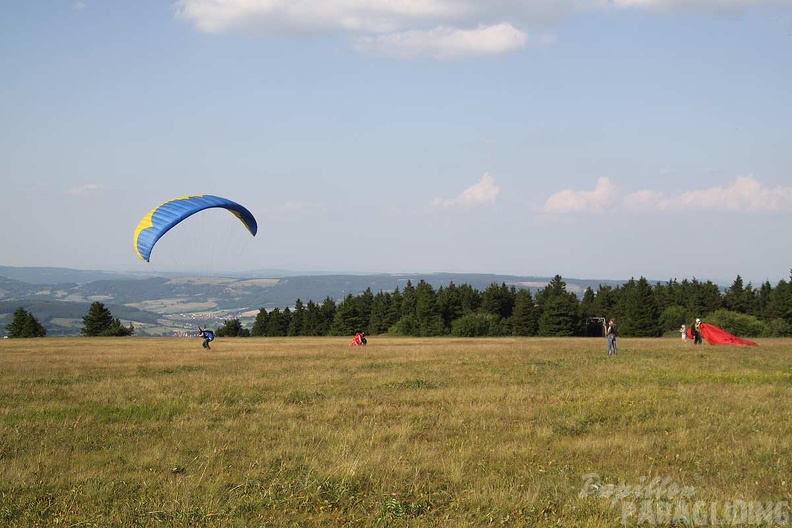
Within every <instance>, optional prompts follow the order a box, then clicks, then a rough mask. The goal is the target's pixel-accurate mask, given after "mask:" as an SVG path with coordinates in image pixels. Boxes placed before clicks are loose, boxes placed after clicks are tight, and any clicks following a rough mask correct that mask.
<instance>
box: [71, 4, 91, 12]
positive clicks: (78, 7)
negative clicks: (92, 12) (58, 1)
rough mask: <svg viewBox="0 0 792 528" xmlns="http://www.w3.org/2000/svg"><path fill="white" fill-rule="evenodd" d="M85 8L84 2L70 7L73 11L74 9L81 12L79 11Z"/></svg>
mask: <svg viewBox="0 0 792 528" xmlns="http://www.w3.org/2000/svg"><path fill="white" fill-rule="evenodd" d="M86 7H88V6H87V5H86V3H85V2H74V4H73V5H72V8H74V9H76V10H78V11H79V10H81V9H85V8H86Z"/></svg>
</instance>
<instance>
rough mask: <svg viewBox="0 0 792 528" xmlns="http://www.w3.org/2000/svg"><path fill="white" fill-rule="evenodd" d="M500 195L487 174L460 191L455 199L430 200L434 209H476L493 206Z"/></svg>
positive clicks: (493, 181) (498, 188)
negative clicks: (480, 206)
mask: <svg viewBox="0 0 792 528" xmlns="http://www.w3.org/2000/svg"><path fill="white" fill-rule="evenodd" d="M498 194H500V186H499V185H498V184H496V183H495V180H494V179H493V178H492V176H490V175H489V174H486V173H485V174H484V175H483V176H482V177H481V180H479V182H478V183H477V184H475V185H472V186H470V187H468V188H467V189H465V190H464V191H462V193H460V194H459V196H457V197H456V198H435V199H434V200H432V205H433V206H434V207H440V208H450V207H460V206H461V207H476V206H479V205H495V201H496V200H497V199H498Z"/></svg>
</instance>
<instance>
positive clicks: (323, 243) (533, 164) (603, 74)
mask: <svg viewBox="0 0 792 528" xmlns="http://www.w3.org/2000/svg"><path fill="white" fill-rule="evenodd" d="M3 10H4V15H3V17H0V68H1V69H2V71H3V75H2V81H1V82H0V115H2V116H3V119H2V120H0V176H2V180H3V182H4V185H3V188H4V193H3V195H4V197H5V200H4V204H3V208H2V210H1V211H2V212H0V215H2V216H0V218H2V220H3V224H4V226H5V228H4V229H3V230H2V232H0V247H2V248H3V251H2V253H1V255H2V257H1V258H0V264H2V265H11V266H65V267H74V268H82V269H110V270H133V271H160V270H161V271H165V270H170V269H200V268H205V267H208V268H209V269H210V270H212V269H214V270H217V271H218V272H220V271H225V270H250V269H266V268H280V269H292V270H302V271H318V270H322V271H354V272H417V271H421V272H430V271H437V272H439V271H449V272H483V273H508V274H519V275H555V274H561V275H562V276H565V277H574V278H594V279H597V278H599V279H625V278H630V277H636V278H637V277H640V276H644V277H647V278H649V279H651V280H667V279H670V278H679V279H682V278H693V277H696V278H699V279H712V280H717V281H731V280H733V279H734V278H735V277H736V276H737V275H738V274H740V275H741V276H742V277H743V278H744V279H745V280H746V281H752V282H753V283H754V284H758V283H760V282H763V281H765V280H770V281H771V282H772V283H775V282H777V281H778V280H780V279H788V278H789V274H790V268H792V244H790V243H789V242H788V238H789V237H788V234H787V231H788V230H789V226H790V224H791V222H790V220H792V148H790V145H792V141H790V140H791V139H792V131H791V130H792V128H791V126H792V73H791V72H792V0H775V1H771V0H752V1H748V0H685V1H682V0H609V1H606V0H538V1H531V2H528V1H524V0H523V1H513V0H498V1H492V2H476V1H473V0H421V1H418V0H367V1H363V0H303V1H301V2H295V1H291V2H288V1H285V0H260V1H256V0H228V1H222V0H182V1H179V2H155V1H139V2H119V1H100V0H95V1H92V0H84V1H82V2H75V1H68V0H64V1H55V0H53V1H44V0H42V1H35V2H13V3H11V4H10V5H6V6H4V9H3ZM197 193H207V194H217V195H220V196H225V197H228V198H231V199H233V200H236V201H238V202H240V203H242V204H243V205H245V206H246V207H248V208H249V209H250V210H251V211H252V212H253V213H254V215H255V216H256V217H257V218H258V221H259V226H260V230H259V234H258V235H257V236H256V237H255V238H251V237H250V235H249V234H248V233H247V232H246V231H245V230H244V228H243V227H242V226H241V225H239V224H238V223H237V222H236V219H234V218H233V217H232V216H231V215H228V214H227V213H225V212H222V211H209V212H206V213H204V214H202V215H196V216H195V217H193V218H191V219H189V220H188V221H186V222H184V223H183V224H182V225H180V226H178V227H177V228H176V229H174V230H173V231H172V232H170V233H168V234H167V235H165V237H164V238H163V239H162V240H160V242H159V244H158V245H157V246H156V247H155V249H154V252H153V253H152V258H151V262H150V263H145V262H142V261H140V260H139V259H138V258H137V256H136V255H135V252H134V250H133V248H132V232H133V230H134V227H135V225H136V224H137V222H138V221H139V220H140V218H141V217H142V216H143V215H144V214H145V213H147V212H148V211H149V210H150V209H152V208H153V207H154V206H156V205H157V204H159V203H161V202H164V201H166V200H168V199H170V198H172V197H175V196H180V195H185V194H197ZM199 216H200V217H201V218H199Z"/></svg>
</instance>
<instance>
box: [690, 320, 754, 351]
mask: <svg viewBox="0 0 792 528" xmlns="http://www.w3.org/2000/svg"><path fill="white" fill-rule="evenodd" d="M699 331H700V332H701V337H703V338H704V339H706V340H707V343H709V344H710V345H743V346H759V345H757V344H756V343H754V342H753V341H749V340H747V339H743V338H741V337H737V336H736V335H732V334H730V333H729V332H727V331H726V330H724V329H723V328H718V327H717V326H715V325H711V324H708V323H701V324H700V325H699Z"/></svg>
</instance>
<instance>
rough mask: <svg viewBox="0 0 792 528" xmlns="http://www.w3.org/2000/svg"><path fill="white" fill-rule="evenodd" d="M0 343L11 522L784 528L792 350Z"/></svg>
mask: <svg viewBox="0 0 792 528" xmlns="http://www.w3.org/2000/svg"><path fill="white" fill-rule="evenodd" d="M759 345H760V346H759V347H755V348H743V347H712V346H709V345H706V344H705V345H701V346H694V345H692V344H690V343H688V344H683V343H681V342H680V340H679V339H678V338H674V339H670V338H663V339H628V338H622V339H620V340H619V347H620V355H619V356H617V357H608V356H607V355H606V351H605V347H606V343H605V341H604V339H596V338H588V339H585V338H569V339H561V338H559V339H555V338H487V339H451V338H434V339H429V338H427V339H420V338H396V337H377V336H375V337H371V338H370V340H369V345H368V346H366V347H349V346H348V338H344V337H341V338H338V337H336V338H328V337H323V338H239V339H232V338H227V339H217V340H216V341H215V342H214V343H213V344H212V350H211V351H204V350H203V349H202V348H201V346H200V340H199V339H196V338H192V339H190V338H144V337H132V338H106V339H105V338H42V339H18V340H17V339H4V340H0V432H1V433H2V435H1V436H0V526H9V527H36V526H42V527H44V526H46V527H77V526H98V527H107V526H124V527H128V526H141V527H142V526H146V527H149V526H163V527H166V526H167V527H170V526H201V527H203V526H207V527H211V526H217V527H221V526H222V527H229V526H232V527H233V526H239V527H243V526H244V527H251V526H393V527H398V526H410V527H421V526H579V527H600V526H602V527H611V526H612V527H616V526H655V525H664V526H672V525H673V526H696V525H705V524H706V525H710V524H714V523H715V522H718V523H721V524H729V523H731V524H738V525H789V524H790V523H791V522H792V521H790V518H789V517H790V515H789V506H788V504H789V503H792V497H790V495H792V493H790V490H792V482H790V476H791V475H790V469H792V462H791V461H792V339H763V340H760V341H759Z"/></svg>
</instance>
